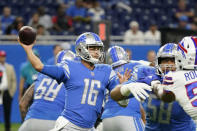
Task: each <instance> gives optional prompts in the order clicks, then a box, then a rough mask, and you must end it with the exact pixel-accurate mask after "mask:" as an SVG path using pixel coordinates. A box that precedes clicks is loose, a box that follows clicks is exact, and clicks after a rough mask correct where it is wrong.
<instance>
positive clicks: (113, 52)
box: [106, 46, 129, 68]
mask: <svg viewBox="0 0 197 131" xmlns="http://www.w3.org/2000/svg"><path fill="white" fill-rule="evenodd" d="M106 59H107V60H106V61H107V63H108V64H111V65H112V67H113V68H114V67H117V66H120V65H122V64H125V63H128V62H129V57H128V54H127V53H126V51H125V50H124V49H123V48H122V47H120V46H112V47H111V48H109V49H108V51H107V55H106Z"/></svg>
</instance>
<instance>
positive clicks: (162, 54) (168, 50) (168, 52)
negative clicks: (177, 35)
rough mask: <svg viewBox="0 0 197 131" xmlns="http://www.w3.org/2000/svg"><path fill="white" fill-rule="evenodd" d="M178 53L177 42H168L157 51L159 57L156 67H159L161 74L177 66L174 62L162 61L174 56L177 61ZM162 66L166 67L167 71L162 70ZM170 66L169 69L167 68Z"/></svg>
mask: <svg viewBox="0 0 197 131" xmlns="http://www.w3.org/2000/svg"><path fill="white" fill-rule="evenodd" d="M176 55H177V44H175V43H166V44H165V45H163V46H162V47H161V48H160V49H159V51H158V52H157V59H156V65H155V66H156V68H157V69H158V73H159V74H166V73H167V72H168V69H169V70H172V68H175V65H172V64H161V61H162V60H164V59H167V58H172V59H173V61H174V62H175V57H176ZM162 67H164V68H165V72H163V71H162ZM167 68H168V69H167Z"/></svg>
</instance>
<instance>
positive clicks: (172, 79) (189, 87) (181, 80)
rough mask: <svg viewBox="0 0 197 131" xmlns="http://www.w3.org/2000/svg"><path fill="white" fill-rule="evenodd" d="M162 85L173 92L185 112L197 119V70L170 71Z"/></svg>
mask: <svg viewBox="0 0 197 131" xmlns="http://www.w3.org/2000/svg"><path fill="white" fill-rule="evenodd" d="M162 85H163V86H164V90H165V91H171V92H173V93H174V94H175V97H176V101H178V102H179V104H180V105H181V106H182V107H183V109H184V110H185V112H186V113H187V114H188V115H190V116H191V117H192V119H193V120H197V71H194V70H187V71H186V70H183V71H176V72H169V73H168V74H167V75H165V77H164V80H163V84H162Z"/></svg>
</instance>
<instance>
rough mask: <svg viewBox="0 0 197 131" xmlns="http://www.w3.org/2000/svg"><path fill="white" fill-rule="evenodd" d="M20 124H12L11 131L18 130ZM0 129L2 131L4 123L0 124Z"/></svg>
mask: <svg viewBox="0 0 197 131" xmlns="http://www.w3.org/2000/svg"><path fill="white" fill-rule="evenodd" d="M20 125H21V124H12V127H11V131H18V128H19V127H20ZM0 131H4V125H3V124H0Z"/></svg>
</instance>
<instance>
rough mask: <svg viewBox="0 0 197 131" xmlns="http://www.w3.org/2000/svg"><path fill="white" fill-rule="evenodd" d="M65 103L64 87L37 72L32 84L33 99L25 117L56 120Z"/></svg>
mask: <svg viewBox="0 0 197 131" xmlns="http://www.w3.org/2000/svg"><path fill="white" fill-rule="evenodd" d="M64 103H65V88H64V85H63V83H62V84H60V85H58V83H57V82H56V80H54V79H51V78H50V77H48V76H46V75H43V74H39V75H38V78H37V80H36V81H35V86H34V99H33V103H32V105H31V106H30V108H29V111H28V113H27V115H26V117H25V120H27V119H30V118H36V119H43V120H56V119H57V118H58V116H60V115H61V113H62V111H63V109H64Z"/></svg>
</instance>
